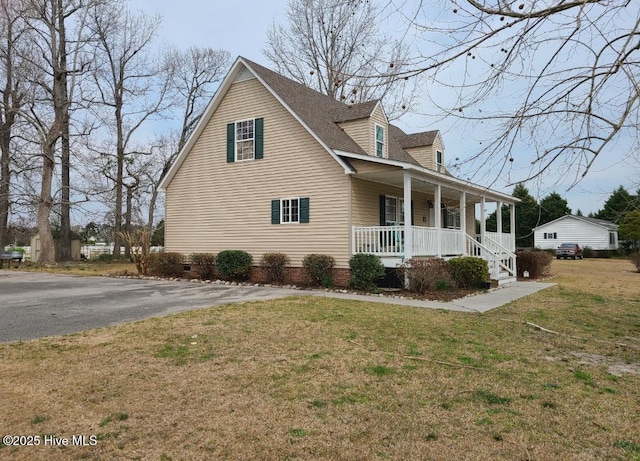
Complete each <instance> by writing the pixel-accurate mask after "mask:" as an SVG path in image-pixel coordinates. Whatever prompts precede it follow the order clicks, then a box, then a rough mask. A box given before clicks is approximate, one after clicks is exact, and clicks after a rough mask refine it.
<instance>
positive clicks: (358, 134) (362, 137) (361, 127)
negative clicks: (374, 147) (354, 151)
mask: <svg viewBox="0 0 640 461" xmlns="http://www.w3.org/2000/svg"><path fill="white" fill-rule="evenodd" d="M369 125H370V123H369V119H367V118H363V119H359V120H349V121H348V122H342V123H340V128H342V129H343V130H344V132H345V133H347V134H348V135H349V136H350V137H351V139H353V140H354V141H355V142H356V143H357V144H358V145H359V146H360V147H362V149H363V150H364V151H365V152H366V153H368V154H369V155H371V139H370V136H369Z"/></svg>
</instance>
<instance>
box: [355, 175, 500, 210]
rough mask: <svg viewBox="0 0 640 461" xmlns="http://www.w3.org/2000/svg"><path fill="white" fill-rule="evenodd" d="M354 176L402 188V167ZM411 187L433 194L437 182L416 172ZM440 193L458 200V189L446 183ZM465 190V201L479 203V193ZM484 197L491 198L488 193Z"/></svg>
mask: <svg viewBox="0 0 640 461" xmlns="http://www.w3.org/2000/svg"><path fill="white" fill-rule="evenodd" d="M354 176H355V177H356V178H360V179H364V180H367V181H373V182H379V183H382V184H387V185H390V186H394V187H399V188H400V189H402V188H403V187H404V169H402V168H394V167H388V168H386V169H384V170H381V171H369V172H362V173H360V172H358V173H356V174H355V175H354ZM411 176H412V178H411V189H412V190H414V191H418V192H423V193H425V194H428V195H434V194H435V191H436V185H437V182H435V181H434V180H433V179H427V178H420V177H418V176H417V175H416V174H414V173H412V174H411ZM440 186H441V189H440V190H441V193H442V198H443V199H448V200H454V201H458V200H460V192H461V190H460V189H455V188H452V187H450V186H447V185H446V184H440ZM465 191H466V192H467V203H479V202H480V201H481V199H482V196H481V195H480V194H477V193H474V191H471V190H468V189H465ZM485 198H487V199H489V200H492V199H491V198H490V197H489V196H488V195H487V196H485Z"/></svg>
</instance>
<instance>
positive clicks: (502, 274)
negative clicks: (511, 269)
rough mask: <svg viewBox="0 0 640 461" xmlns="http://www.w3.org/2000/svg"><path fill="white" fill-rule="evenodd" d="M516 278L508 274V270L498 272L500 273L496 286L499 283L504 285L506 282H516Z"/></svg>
mask: <svg viewBox="0 0 640 461" xmlns="http://www.w3.org/2000/svg"><path fill="white" fill-rule="evenodd" d="M517 280H518V279H517V278H516V277H514V276H512V275H511V274H509V273H508V272H500V275H499V276H498V280H497V281H498V286H500V285H505V284H507V283H513V282H516V281H517Z"/></svg>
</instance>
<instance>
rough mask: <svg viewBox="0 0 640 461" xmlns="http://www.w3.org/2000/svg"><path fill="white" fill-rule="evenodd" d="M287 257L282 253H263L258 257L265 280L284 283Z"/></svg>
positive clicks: (287, 262)
mask: <svg viewBox="0 0 640 461" xmlns="http://www.w3.org/2000/svg"><path fill="white" fill-rule="evenodd" d="M288 264H289V257H288V256H287V255H286V254H284V253H265V254H263V255H262V259H260V265H261V266H262V267H263V268H264V271H265V273H266V275H267V282H268V283H272V282H276V283H284V281H285V278H286V269H287V265H288Z"/></svg>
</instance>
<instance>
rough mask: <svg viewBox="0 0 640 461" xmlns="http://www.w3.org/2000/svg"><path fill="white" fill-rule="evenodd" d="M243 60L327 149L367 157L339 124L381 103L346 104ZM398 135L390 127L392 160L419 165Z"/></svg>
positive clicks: (357, 116) (391, 126)
mask: <svg viewBox="0 0 640 461" xmlns="http://www.w3.org/2000/svg"><path fill="white" fill-rule="evenodd" d="M243 60H244V61H245V62H246V63H247V65H248V66H249V67H250V69H251V70H252V71H253V72H255V73H256V74H257V75H258V76H259V77H260V78H261V79H262V80H264V81H265V83H266V84H267V85H269V87H270V88H271V89H272V90H273V91H275V93H276V94H277V95H278V97H280V98H281V99H282V101H284V103H285V104H287V106H289V107H290V108H291V110H293V111H294V112H295V113H296V114H297V115H298V117H300V119H301V120H302V121H303V122H304V123H305V124H306V125H307V126H308V127H309V128H310V129H311V130H312V131H313V132H314V133H315V134H316V135H317V136H318V137H319V138H320V139H321V140H322V142H324V143H325V144H326V145H327V146H328V147H330V148H331V149H335V150H342V151H345V152H352V153H355V154H365V155H366V154H367V152H365V151H364V150H363V149H362V147H360V146H359V145H358V144H357V143H356V142H355V141H354V140H353V139H352V138H351V137H350V136H349V135H348V134H347V133H345V132H344V130H343V129H342V128H340V126H339V125H338V122H345V121H349V120H358V119H361V118H366V117H369V116H370V115H371V113H372V112H373V109H374V108H375V106H376V104H377V103H378V101H367V102H364V103H359V104H351V105H347V104H344V103H342V102H340V101H336V100H335V99H333V98H331V97H329V96H327V95H324V94H322V93H320V92H318V91H315V90H312V89H311V88H309V87H306V86H304V85H302V84H300V83H298V82H295V81H293V80H291V79H289V78H286V77H284V76H282V75H280V74H278V73H277V72H274V71H272V70H270V69H267V68H266V67H264V66H261V65H260V64H257V63H255V62H253V61H250V60H248V59H245V58H243ZM398 132H400V133H402V130H400V129H399V128H397V127H395V126H393V125H389V134H390V136H388V143H389V144H388V147H389V158H390V159H391V160H397V161H400V162H406V163H411V164H413V165H420V163H418V162H417V161H416V160H415V159H414V158H413V157H412V156H411V155H409V154H408V153H407V152H406V151H405V150H404V149H403V148H402V146H401V145H400V143H398V141H397V134H398ZM402 135H404V133H402ZM405 136H406V135H405Z"/></svg>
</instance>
